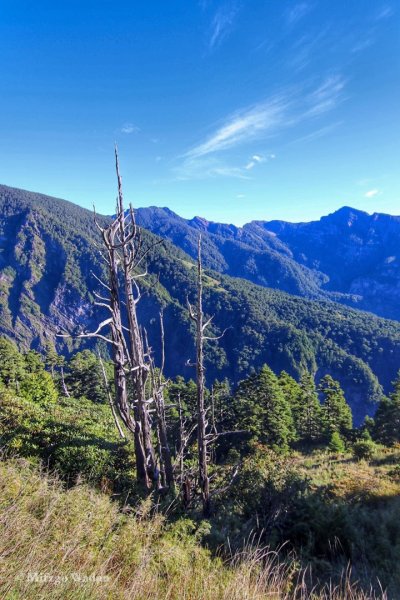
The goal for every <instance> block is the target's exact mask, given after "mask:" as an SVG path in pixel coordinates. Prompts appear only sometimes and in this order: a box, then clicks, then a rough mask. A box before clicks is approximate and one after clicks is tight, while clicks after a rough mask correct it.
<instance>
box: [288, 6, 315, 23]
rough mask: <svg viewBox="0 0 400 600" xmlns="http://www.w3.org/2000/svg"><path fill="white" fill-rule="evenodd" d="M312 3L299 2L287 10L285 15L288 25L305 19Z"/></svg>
mask: <svg viewBox="0 0 400 600" xmlns="http://www.w3.org/2000/svg"><path fill="white" fill-rule="evenodd" d="M312 8H313V7H312V5H311V4H309V3H307V2H299V3H298V4H295V5H294V6H293V7H292V8H291V9H289V10H288V11H286V14H285V17H286V22H287V24H288V25H290V26H292V25H295V24H296V23H298V22H299V21H300V20H301V19H303V18H304V17H305V16H306V15H307V14H308V13H309V12H310V11H311V10H312Z"/></svg>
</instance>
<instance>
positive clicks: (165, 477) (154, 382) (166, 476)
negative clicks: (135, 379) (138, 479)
mask: <svg viewBox="0 0 400 600" xmlns="http://www.w3.org/2000/svg"><path fill="white" fill-rule="evenodd" d="M160 330H161V366H160V369H159V371H158V373H157V372H156V369H155V366H154V361H153V359H152V358H151V357H150V374H151V387H152V396H153V399H154V403H155V409H156V415H157V440H158V445H159V456H160V477H161V484H162V486H163V487H166V488H168V489H169V490H171V491H173V490H174V487H175V479H174V469H173V465H172V457H171V450H170V447H169V443H168V434H167V420H166V411H165V400H164V388H165V386H166V385H167V383H166V382H164V381H163V371H164V364H165V345H164V338H165V336H164V322H163V315H162V313H160ZM147 346H148V344H147ZM148 353H149V355H150V349H149V348H148Z"/></svg>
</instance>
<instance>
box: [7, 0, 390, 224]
mask: <svg viewBox="0 0 400 600" xmlns="http://www.w3.org/2000/svg"><path fill="white" fill-rule="evenodd" d="M114 141H116V142H117V143H118V146H119V151H120V160H121V167H122V171H123V179H124V186H125V195H126V197H127V198H129V199H130V200H132V202H133V203H134V205H136V206H149V205H157V206H168V207H170V208H171V209H172V210H175V211H176V212H178V213H179V214H181V215H182V216H184V217H192V216H194V215H196V214H197V215H201V216H204V217H206V218H208V219H210V220H217V221H223V222H232V223H236V224H242V223H244V222H246V221H249V220H252V219H274V218H281V219H287V220H293V221H297V220H310V219H314V218H319V217H320V216H321V215H323V214H327V213H329V212H332V211H334V210H336V209H337V208H339V207H340V206H343V205H350V206H354V207H356V208H360V209H364V210H367V211H368V212H374V211H377V212H389V213H393V214H400V178H399V159H400V6H399V3H398V2H396V1H395V0H392V1H391V2H385V1H381V0H335V1H332V0H304V1H303V0H300V1H294V2H291V1H284V0H264V1H261V0H251V1H250V0H247V2H246V1H245V0H241V1H240V0H226V1H217V0H198V1H197V0H192V1H191V0H181V1H174V0H168V1H166V0H154V1H153V2H148V1H144V0H143V1H142V2H139V1H138V2H135V1H132V0H130V1H118V0H114V1H108V0H97V1H92V0H80V1H79V2H78V1H76V0H68V1H66V0H57V2H55V1H54V0H53V1H51V2H50V1H47V0H37V1H36V2H32V1H24V0H0V182H1V183H5V184H7V185H11V186H15V187H22V188H25V189H29V190H34V191H39V192H43V193H47V194H50V195H54V196H57V197H62V198H67V199H69V200H72V201H73V202H76V203H78V204H81V205H82V206H86V207H89V208H90V207H91V206H92V204H93V203H95V204H96V207H97V209H98V211H99V212H103V213H111V212H112V211H113V207H114V198H115V193H116V182H115V176H114V170H113V168H114V167H113V155H112V153H113V143H114Z"/></svg>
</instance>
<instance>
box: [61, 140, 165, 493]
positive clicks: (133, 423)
mask: <svg viewBox="0 0 400 600" xmlns="http://www.w3.org/2000/svg"><path fill="white" fill-rule="evenodd" d="M115 167H116V172H117V180H118V197H117V210H116V216H115V218H114V220H113V221H112V223H111V224H110V225H109V226H107V227H102V226H100V224H99V223H98V221H97V219H96V214H95V222H96V225H97V227H98V229H99V230H100V232H101V236H102V242H103V244H102V248H101V249H99V250H100V254H101V256H102V258H103V260H104V261H105V263H106V266H107V272H108V282H107V283H105V282H104V281H102V280H101V279H100V278H99V277H97V276H96V275H95V277H96V279H97V280H98V282H99V283H100V284H101V286H102V287H103V288H104V289H105V290H106V296H102V295H100V294H97V293H96V294H95V296H96V302H95V304H96V305H97V306H100V307H102V308H105V309H107V310H108V311H109V313H110V316H109V317H108V318H107V319H105V320H104V321H102V322H101V323H100V324H99V326H98V327H97V329H96V330H95V331H94V332H91V333H80V334H78V335H76V336H73V337H75V338H98V339H102V340H103V341H105V342H107V343H109V344H110V345H111V348H112V360H113V363H114V383H115V405H116V408H117V410H118V413H119V415H120V417H121V419H122V421H123V423H124V425H125V427H126V428H127V429H128V430H129V431H130V432H131V433H132V434H133V438H134V444H135V457H136V474H137V478H138V480H139V481H141V482H142V483H143V484H144V485H145V487H146V488H151V486H152V483H153V482H156V481H157V478H158V469H157V465H156V458H155V452H154V447H153V441H152V433H151V425H150V418H149V407H148V405H149V404H150V403H151V402H152V401H153V400H152V399H151V398H150V399H147V398H146V381H147V378H148V375H149V371H150V366H149V357H148V356H146V355H145V352H144V349H143V339H142V334H141V330H140V328H139V324H138V319H137V312H136V305H137V303H138V302H139V300H140V289H139V286H138V284H137V281H136V280H137V279H139V278H141V277H144V276H145V275H146V272H144V273H138V268H139V267H140V265H141V264H142V263H143V261H144V259H145V257H146V255H147V254H148V253H149V252H150V250H151V249H152V248H153V247H154V246H155V245H156V244H158V243H161V240H160V241H159V242H156V243H155V244H152V245H150V246H149V247H148V248H147V249H144V248H143V241H142V236H141V232H140V230H139V228H138V227H137V226H136V222H135V217H134V212H133V208H132V206H131V205H130V207H129V210H128V211H127V212H125V209H124V202H123V193H122V181H121V176H120V172H119V164H118V152H117V148H115ZM120 271H122V280H123V286H122V287H123V291H124V295H125V298H124V300H125V301H124V302H123V301H122V299H121V292H120V276H119V275H120ZM134 290H135V292H136V296H135V295H134ZM123 315H125V317H126V319H125V321H126V322H127V325H128V326H127V327H125V325H124V319H123ZM106 327H109V328H110V331H111V335H110V337H107V335H105V334H104V333H103V330H104V328H106ZM61 337H70V336H69V334H62V335H61ZM130 392H132V396H133V397H132V398H130Z"/></svg>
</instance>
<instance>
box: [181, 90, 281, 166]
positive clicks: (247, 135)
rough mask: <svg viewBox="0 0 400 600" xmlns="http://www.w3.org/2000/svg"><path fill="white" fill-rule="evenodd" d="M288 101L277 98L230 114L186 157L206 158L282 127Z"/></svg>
mask: <svg viewBox="0 0 400 600" xmlns="http://www.w3.org/2000/svg"><path fill="white" fill-rule="evenodd" d="M289 103H290V102H289V100H288V99H287V98H285V97H278V98H273V99H270V100H267V101H265V102H263V103H261V104H257V105H255V106H252V107H249V108H245V109H243V110H241V111H238V112H236V113H234V114H233V115H232V116H231V117H229V118H228V119H227V120H226V121H225V123H224V124H223V125H222V126H221V127H220V128H219V129H217V131H216V132H215V133H213V134H212V135H211V136H210V137H209V138H208V139H206V140H205V141H204V142H201V143H200V144H198V145H197V146H195V147H194V148H192V149H191V150H189V151H188V152H187V153H186V154H185V157H186V158H195V157H197V158H198V157H200V156H206V155H208V154H212V153H214V152H217V151H220V150H227V149H228V148H232V147H233V146H237V145H238V144H240V143H243V142H247V141H249V140H250V139H252V138H256V137H259V136H263V135H265V134H266V133H267V132H268V131H270V132H272V131H273V130H274V129H275V128H276V127H278V126H279V125H281V124H283V119H284V115H285V113H286V111H287V110H288V108H289Z"/></svg>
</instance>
